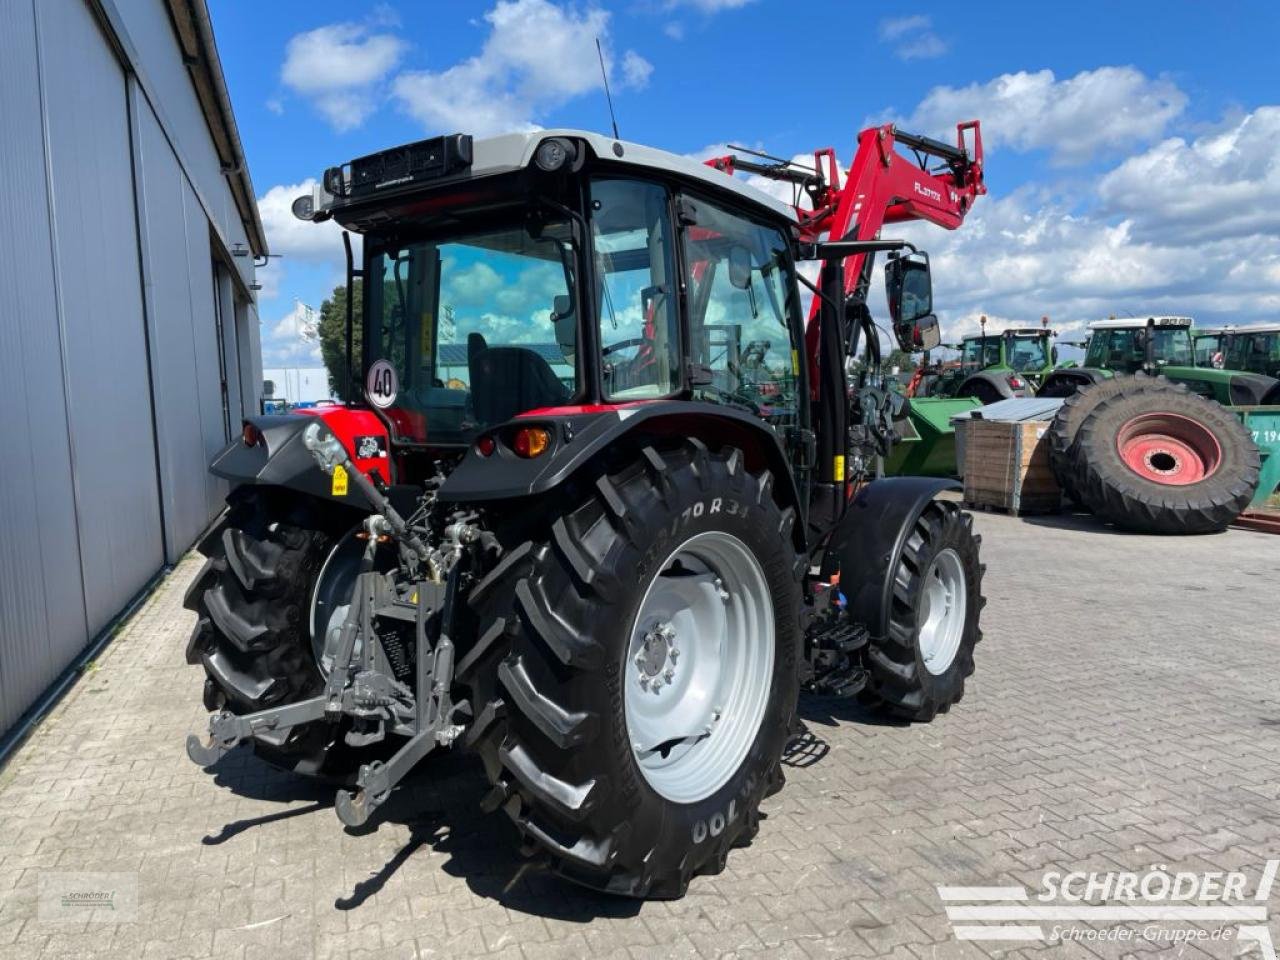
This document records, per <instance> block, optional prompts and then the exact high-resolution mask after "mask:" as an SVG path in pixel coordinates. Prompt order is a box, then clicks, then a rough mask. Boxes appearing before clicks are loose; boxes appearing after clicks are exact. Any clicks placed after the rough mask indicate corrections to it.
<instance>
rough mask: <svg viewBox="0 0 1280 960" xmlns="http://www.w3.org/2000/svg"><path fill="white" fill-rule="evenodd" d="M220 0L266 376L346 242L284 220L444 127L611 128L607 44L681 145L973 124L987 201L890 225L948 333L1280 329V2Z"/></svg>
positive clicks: (658, 135)
mask: <svg viewBox="0 0 1280 960" xmlns="http://www.w3.org/2000/svg"><path fill="white" fill-rule="evenodd" d="M210 6H211V8H212V13H213V20H214V27H215V30H216V34H217V39H218V48H219V53H220V55H221V58H222V63H223V68H224V71H225V73H226V77H227V83H228V86H229V88H230V91H231V97H232V101H233V104H234V107H235V111H236V119H237V122H238V124H239V127H240V132H241V137H242V139H243V141H244V144H245V148H246V152H247V155H248V161H249V168H250V172H251V174H252V177H253V181H254V185H255V187H256V190H257V192H258V195H259V198H260V203H261V206H262V210H263V218H264V222H265V224H266V227H267V231H268V239H269V242H270V244H271V246H272V250H273V252H274V253H279V254H282V255H283V256H282V257H281V258H280V259H279V260H276V261H273V263H272V266H271V267H270V268H268V269H267V270H264V271H262V272H261V280H262V282H263V285H264V289H263V291H262V297H261V301H260V316H261V319H262V324H263V327H262V333H263V345H264V363H265V364H266V365H268V366H274V365H276V364H278V363H294V364H302V365H309V364H310V363H311V362H312V360H311V359H310V357H311V355H312V353H313V349H314V348H313V347H311V346H310V345H308V344H306V343H305V342H304V341H302V340H300V339H299V337H298V336H297V328H298V320H299V319H300V316H299V312H298V310H297V309H296V307H295V301H296V300H301V301H302V302H304V303H310V304H312V305H314V306H318V305H319V303H320V301H321V300H322V299H323V298H324V297H325V296H326V294H327V293H328V292H329V291H330V290H331V289H332V286H333V285H334V283H335V282H337V281H338V280H339V279H340V276H341V253H340V251H341V248H340V245H339V241H338V237H337V235H336V233H335V232H334V231H333V230H331V229H327V228H326V227H316V226H311V225H305V224H301V223H298V222H296V221H293V222H291V220H290V218H289V217H288V201H289V200H291V199H292V197H293V196H294V195H296V193H297V192H300V191H298V190H296V189H295V188H296V187H298V185H301V184H303V183H304V182H305V181H306V180H307V178H309V177H316V176H318V175H319V174H320V172H321V171H322V170H323V169H324V168H325V167H326V166H329V165H333V164H337V163H341V162H343V161H346V160H349V159H351V158H352V157H355V156H359V155H361V154H364V153H368V152H371V151H373V150H377V149H379V148H382V147H385V146H390V145H393V144H396V143H401V142H405V141H409V140H414V139H418V138H421V137H423V136H427V135H431V134H436V133H444V132H453V131H455V130H460V131H463V132H471V133H477V134H482V133H491V132H495V131H498V130H502V129H512V128H520V127H526V128H527V127H529V126H534V125H536V126H574V127H587V128H594V129H605V128H606V127H607V124H608V114H607V109H606V106H605V101H604V96H603V93H602V91H601V89H600V81H599V67H598V64H597V63H596V61H595V50H594V45H593V38H594V37H595V36H599V37H600V38H601V40H602V42H603V43H604V45H605V49H606V54H607V57H608V59H609V67H610V74H611V78H610V82H611V85H612V87H613V94H614V102H615V106H616V109H617V113H618V121H619V125H620V127H621V131H622V135H623V137H624V138H625V139H629V140H636V141H640V142H645V143H649V144H652V145H654V146H659V147H663V148H665V149H669V150H672V151H675V152H679V153H689V154H699V153H702V152H704V151H705V150H706V149H707V148H708V147H710V146H713V145H716V144H723V143H726V142H739V143H747V144H752V145H759V146H762V147H763V148H765V149H767V150H769V151H770V152H773V153H777V154H782V155H795V154H804V153H810V152H812V151H813V150H814V149H815V148H818V147H824V146H835V147H836V148H837V150H838V152H839V153H840V155H841V157H842V158H843V159H844V161H845V162H846V163H847V162H848V160H849V159H851V157H852V152H853V145H854V141H855V137H856V134H857V131H858V130H859V129H861V128H862V127H863V126H865V125H867V124H868V123H870V122H876V121H884V120H895V121H898V122H900V123H901V124H902V125H903V126H904V127H905V128H907V129H912V130H915V131H916V132H921V133H926V134H930V135H933V136H937V137H940V138H945V139H951V138H952V137H953V136H954V126H953V125H954V123H955V121H957V120H962V119H969V118H970V117H977V118H978V119H981V120H982V121H983V124H984V134H985V138H986V140H987V142H988V144H989V149H988V163H987V184H988V187H989V190H990V194H989V195H988V196H987V197H984V198H982V200H980V201H979V204H978V206H977V207H975V210H974V212H973V214H972V215H971V216H970V218H969V221H968V222H966V224H965V225H964V226H963V227H961V228H960V230H958V231H956V232H955V233H947V232H945V231H942V230H940V229H937V228H934V227H930V226H927V225H920V226H914V225H913V226H911V227H908V228H905V229H904V230H902V231H900V232H902V233H904V234H907V235H909V237H910V238H911V239H913V240H916V241H918V242H920V243H922V244H923V245H924V246H926V247H927V248H928V249H930V250H931V251H932V252H933V253H934V254H935V295H936V298H937V305H938V307H939V314H940V317H941V319H942V322H943V326H944V331H945V332H946V334H947V337H948V339H950V338H951V337H953V336H959V335H960V334H961V333H963V332H968V331H969V330H972V329H976V327H977V317H978V316H979V315H980V314H985V315H988V316H989V317H990V318H991V319H992V323H993V324H994V325H995V326H996V327H999V326H1001V325H1004V324H1006V323H1022V322H1026V321H1028V320H1032V321H1034V320H1036V319H1038V318H1039V316H1041V315H1042V314H1048V315H1049V316H1050V317H1051V318H1052V319H1053V322H1054V324H1055V326H1058V327H1060V328H1062V329H1064V330H1069V331H1075V330H1078V329H1079V328H1080V327H1081V326H1082V324H1083V323H1084V322H1086V321H1087V320H1088V319H1090V318H1097V317H1100V316H1105V315H1106V314H1108V313H1126V312H1131V311H1132V312H1145V311H1156V310H1159V311H1165V312H1179V313H1191V314H1193V315H1195V316H1197V317H1198V318H1201V319H1204V320H1206V321H1209V322H1249V321H1251V320H1264V319H1277V318H1280V106H1278V105H1277V104H1280V90H1277V84H1276V78H1277V70H1276V67H1275V59H1274V57H1275V53H1274V51H1275V48H1276V44H1277V42H1278V41H1280V5H1276V4H1271V3H1229V2H1226V3H1224V2H1219V3H1215V4H1207V3H1160V4H1155V3H1087V2H1084V3H1082V2H1075V3H1071V4H1038V3H1037V4H1028V3H1019V4H1013V3H986V4H981V5H978V6H977V7H966V6H965V5H957V4H954V3H952V4H946V5H942V4H938V5H930V4H913V5H911V6H910V7H906V8H903V9H902V10H901V11H894V10H893V9H892V8H890V7H887V6H884V5H879V6H877V7H875V8H872V10H868V9H867V5H865V4H853V3H822V2H809V3H805V4H794V3H788V4H784V3H781V2H776V0H650V2H643V0H642V2H634V3H629V4H607V3H598V4H588V3H568V4H564V3H554V2H552V0H490V2H487V3H473V2H450V3H425V2H424V3H409V2H401V3H386V4H379V5H376V6H366V7H361V6H359V5H357V4H352V3H346V4H337V3H324V2H313V3H308V4H305V5H302V4H269V3H247V2H244V0H212V2H211V4H210ZM800 13H803V17H801V16H799V15H798V14H800ZM824 41H825V42H826V44H827V46H826V47H825V48H824V46H823V45H822V44H823V42H824ZM873 308H874V302H873Z"/></svg>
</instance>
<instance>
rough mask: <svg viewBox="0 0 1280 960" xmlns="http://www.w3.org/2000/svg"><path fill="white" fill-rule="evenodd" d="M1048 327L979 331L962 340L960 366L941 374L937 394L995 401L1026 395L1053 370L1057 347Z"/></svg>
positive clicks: (931, 393) (936, 386) (933, 393)
mask: <svg viewBox="0 0 1280 960" xmlns="http://www.w3.org/2000/svg"><path fill="white" fill-rule="evenodd" d="M1053 336H1054V334H1053V332H1052V331H1051V330H1049V329H1048V328H1047V327H1026V328H1014V329H1009V330H1004V331H1001V332H1000V333H991V334H988V333H985V332H984V333H980V334H974V335H972V336H968V337H965V338H964V339H963V340H962V341H961V343H960V347H959V349H960V362H959V365H958V366H957V367H955V368H953V369H951V370H949V371H947V372H945V373H943V374H942V375H941V376H939V378H938V380H937V381H936V382H935V384H934V385H933V388H932V389H931V391H930V396H934V397H973V398H976V399H979V400H981V401H982V402H983V403H994V402H996V401H998V400H1007V399H1010V398H1012V397H1022V396H1027V395H1028V394H1029V393H1030V392H1031V391H1032V390H1033V389H1034V388H1035V386H1036V385H1037V383H1038V382H1039V379H1040V378H1041V377H1043V376H1044V375H1045V374H1046V373H1047V372H1048V371H1050V370H1052V369H1053V366H1054V363H1055V360H1056V357H1057V350H1056V349H1055V347H1054V346H1053Z"/></svg>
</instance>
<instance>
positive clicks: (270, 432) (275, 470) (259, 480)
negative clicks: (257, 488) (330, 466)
mask: <svg viewBox="0 0 1280 960" xmlns="http://www.w3.org/2000/svg"><path fill="white" fill-rule="evenodd" d="M311 422H312V418H311V417H303V416H298V415H296V414H284V415H281V416H264V417H250V418H248V419H247V420H246V421H245V423H246V425H249V426H252V427H254V428H255V429H256V430H257V435H256V438H255V442H254V443H253V445H252V446H249V445H248V444H246V443H245V442H244V439H243V438H242V437H237V438H236V439H235V440H233V441H232V442H231V443H229V444H228V445H227V446H226V447H225V448H223V450H222V451H221V452H220V453H219V454H218V455H217V456H216V457H214V458H213V462H212V463H211V464H209V472H210V473H212V474H213V475H214V476H217V477H222V478H223V479H225V480H229V481H230V482H231V486H232V488H233V489H234V488H235V487H239V486H242V485H244V484H258V485H262V486H275V487H284V488H286V489H289V490H296V491H298V492H300V493H305V494H309V495H311V496H314V497H320V498H322V499H325V500H332V501H334V502H336V503H341V504H344V505H346V506H349V507H354V508H356V509H359V510H364V511H368V510H371V509H372V506H371V505H370V504H369V503H368V501H367V500H365V498H364V496H363V494H361V493H360V489H359V487H358V486H357V485H356V484H354V483H350V482H348V483H347V484H346V485H345V486H344V485H342V484H341V483H335V482H334V479H333V478H332V477H330V476H329V475H327V474H326V473H324V471H322V470H321V469H320V467H319V466H317V464H316V461H315V459H314V458H313V457H312V456H311V453H310V451H308V450H307V448H306V447H305V446H303V443H302V431H303V430H304V429H306V427H307V425H308V424H309V423H311ZM382 449H383V451H385V450H386V446H385V444H384V445H383V447H382ZM348 454H350V451H348ZM353 462H354V463H355V464H356V466H357V467H360V468H361V469H365V463H366V461H364V460H353ZM381 469H382V471H383V475H384V479H387V476H386V471H387V467H386V465H385V462H384V465H383V466H382V468H381Z"/></svg>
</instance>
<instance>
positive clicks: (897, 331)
mask: <svg viewBox="0 0 1280 960" xmlns="http://www.w3.org/2000/svg"><path fill="white" fill-rule="evenodd" d="M884 282H885V293H886V294H887V296H888V299H889V315H890V316H891V317H892V318H893V334H894V336H895V337H896V338H897V340H898V346H899V347H901V348H902V349H903V350H932V349H933V348H934V347H936V346H938V344H939V343H941V334H940V332H939V331H938V318H937V317H935V316H933V278H932V277H931V275H930V273H929V255H928V254H927V253H924V252H920V253H913V254H910V255H907V256H900V257H895V258H894V259H892V260H890V261H889V262H888V264H887V265H886V266H885V268H884ZM926 321H929V322H926Z"/></svg>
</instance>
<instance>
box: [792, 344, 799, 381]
mask: <svg viewBox="0 0 1280 960" xmlns="http://www.w3.org/2000/svg"><path fill="white" fill-rule="evenodd" d="M791 375H792V376H793V377H798V376H800V351H799V350H792V351H791Z"/></svg>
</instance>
